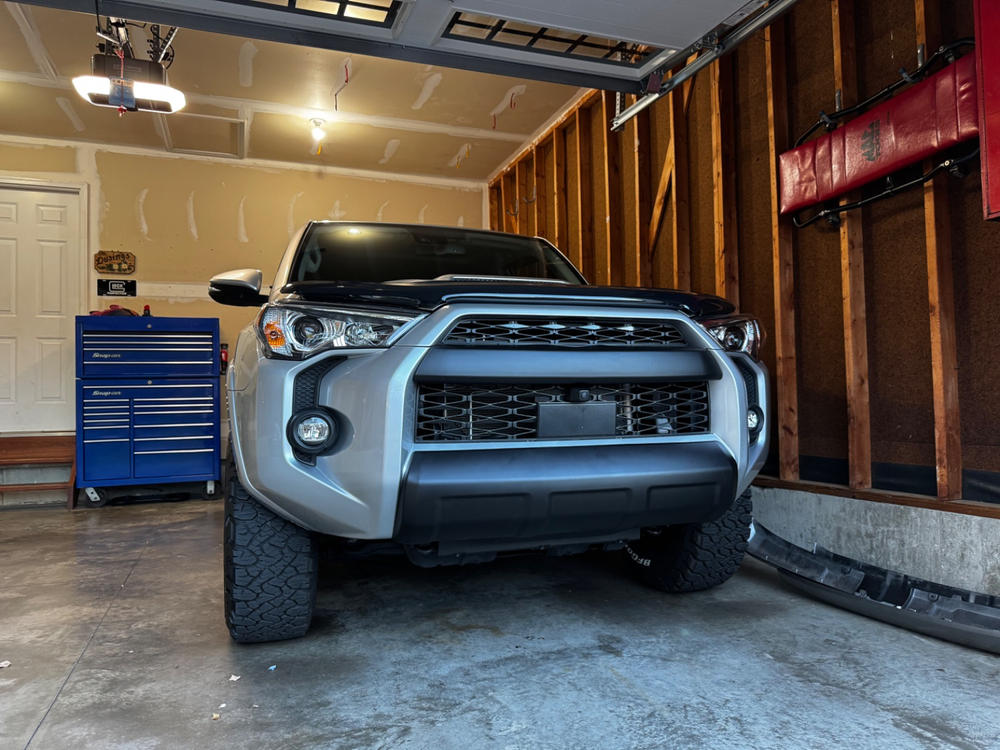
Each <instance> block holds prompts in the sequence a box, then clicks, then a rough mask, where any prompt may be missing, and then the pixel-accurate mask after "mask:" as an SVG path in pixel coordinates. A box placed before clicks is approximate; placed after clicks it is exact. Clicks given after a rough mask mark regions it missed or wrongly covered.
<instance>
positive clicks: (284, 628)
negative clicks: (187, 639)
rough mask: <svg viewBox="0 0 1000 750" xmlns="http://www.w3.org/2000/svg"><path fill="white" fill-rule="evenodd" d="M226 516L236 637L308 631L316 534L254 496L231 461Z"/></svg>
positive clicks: (229, 613)
mask: <svg viewBox="0 0 1000 750" xmlns="http://www.w3.org/2000/svg"><path fill="white" fill-rule="evenodd" d="M225 517H226V518H225V531H224V545H223V547H224V549H223V568H224V574H225V610H226V625H227V627H228V628H229V634H230V635H231V636H232V637H233V640H235V641H237V642H239V643H259V642H262V641H281V640H285V639H287V638H298V637H300V636H303V635H305V634H306V631H307V630H308V629H309V623H310V621H311V620H312V613H313V605H314V603H315V601H316V571H317V555H316V543H315V540H314V539H313V537H312V534H310V533H309V532H308V531H306V530H305V529H302V528H300V527H298V526H296V525H295V524H293V523H291V522H289V521H286V520H285V519H283V518H281V517H280V516H277V515H275V514H274V513H272V512H271V511H270V510H268V509H267V508H265V507H264V506H263V505H261V504H260V503H258V502H257V501H256V500H255V499H254V498H252V497H251V496H250V493H248V492H247V491H246V489H244V487H243V485H242V484H240V479H239V475H238V473H237V471H236V468H235V467H234V466H232V465H231V464H230V466H229V493H228V495H227V496H226V510H225Z"/></svg>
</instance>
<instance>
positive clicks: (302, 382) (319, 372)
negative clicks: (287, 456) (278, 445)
mask: <svg viewBox="0 0 1000 750" xmlns="http://www.w3.org/2000/svg"><path fill="white" fill-rule="evenodd" d="M344 359H345V358H344V357H328V358H326V359H324V360H321V361H319V362H317V363H316V364H314V365H312V366H311V367H307V368H306V369H304V370H301V371H300V372H299V373H298V374H297V375H296V376H295V383H294V385H293V387H292V413H293V414H297V413H298V412H300V411H303V410H304V409H312V408H314V407H316V406H318V405H319V384H320V383H321V382H322V380H323V377H324V376H325V375H326V374H327V373H328V372H330V370H332V369H333V368H334V367H336V366H337V365H339V364H340V363H341V362H343V361H344ZM292 452H293V453H294V454H295V457H296V458H297V459H299V461H302V462H303V463H306V464H309V465H310V466H315V465H316V456H314V455H312V454H309V453H303V452H302V451H300V450H297V449H296V448H295V445H294V444H293V445H292Z"/></svg>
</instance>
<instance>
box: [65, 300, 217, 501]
mask: <svg viewBox="0 0 1000 750" xmlns="http://www.w3.org/2000/svg"><path fill="white" fill-rule="evenodd" d="M76 377H77V380H76V461H77V475H76V485H77V487H88V488H91V487H116V486H122V485H130V484H131V485H140V484H141V485H153V484H156V485H158V484H168V483H175V482H202V481H204V482H214V481H217V480H218V479H219V461H220V446H219V423H220V409H219V321H218V319H216V318H158V317H110V316H109V317H102V316H78V317H77V319H76ZM88 491H89V490H88Z"/></svg>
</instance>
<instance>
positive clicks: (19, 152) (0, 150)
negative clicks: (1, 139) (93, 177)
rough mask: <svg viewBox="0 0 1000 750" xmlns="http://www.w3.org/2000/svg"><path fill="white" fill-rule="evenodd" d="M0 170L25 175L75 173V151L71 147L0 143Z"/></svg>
mask: <svg viewBox="0 0 1000 750" xmlns="http://www.w3.org/2000/svg"><path fill="white" fill-rule="evenodd" d="M0 170H3V171H5V172H21V173H26V174H30V173H35V172H41V173H49V172H67V173H68V172H76V149H75V148H73V147H72V146H46V145H35V144H23V143H0Z"/></svg>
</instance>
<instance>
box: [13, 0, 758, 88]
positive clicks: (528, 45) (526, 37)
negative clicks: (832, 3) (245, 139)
mask: <svg viewBox="0 0 1000 750" xmlns="http://www.w3.org/2000/svg"><path fill="white" fill-rule="evenodd" d="M26 2H31V3H34V4H38V5H48V6H56V7H61V8H62V9H64V10H77V11H81V12H90V11H91V9H92V8H93V7H94V5H93V3H92V2H91V0H26ZM96 2H98V3H99V4H100V7H101V8H102V9H103V12H104V13H106V14H110V15H114V16H121V17H124V18H132V19H134V20H140V21H154V22H157V23H169V24H173V25H176V26H183V27H186V28H192V29H201V30H203V31H217V32H222V33H227V34H233V35H242V36H246V37H251V38H259V39H267V40H270V41H276V42H291V43H294V44H303V45H308V46H312V47H318V48H325V49H336V50H345V51H349V52H351V53H355V54H368V55H375V56H378V57H387V58H393V59H398V60H408V61H410V62H418V63H424V64H431V65H445V66H449V67H454V68H463V69H467V70H476V71H479V72H485V73H497V74H501V75H512V76H519V77H523V78H528V79H531V80H542V81H552V82H555V83H567V84H571V85H574V86H587V87H593V88H605V89H610V90H616V91H623V92H626V93H640V89H641V88H642V87H643V82H644V81H645V80H646V79H647V77H648V76H649V75H650V74H651V73H653V72H654V71H656V70H657V69H660V68H664V67H665V68H673V67H675V66H676V65H677V64H679V63H681V62H683V60H684V58H685V57H687V55H688V54H690V53H691V52H693V51H694V49H695V47H694V46H693V45H699V46H701V45H702V43H705V44H709V45H711V44H713V41H711V40H712V39H713V35H714V34H717V33H720V32H722V31H724V30H726V29H728V28H730V27H731V26H732V25H733V24H737V23H739V22H741V21H742V20H743V19H745V18H746V17H747V16H748V15H751V14H753V13H754V12H755V11H757V10H759V9H760V7H761V6H762V5H763V4H764V2H765V0H698V1H697V2H693V0H628V1H627V2H622V1H621V0H96Z"/></svg>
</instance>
